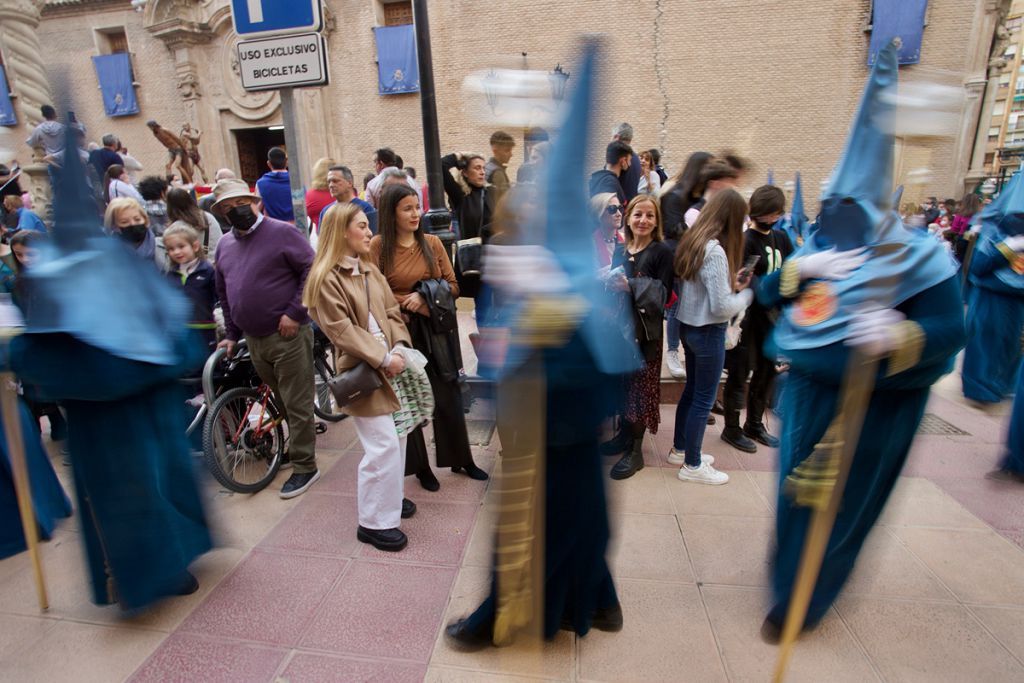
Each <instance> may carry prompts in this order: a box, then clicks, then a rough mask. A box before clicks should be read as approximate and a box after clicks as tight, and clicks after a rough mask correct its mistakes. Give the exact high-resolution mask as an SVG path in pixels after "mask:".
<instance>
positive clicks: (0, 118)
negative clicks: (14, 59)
mask: <svg viewBox="0 0 1024 683" xmlns="http://www.w3.org/2000/svg"><path fill="white" fill-rule="evenodd" d="M16 125H18V117H17V116H15V114H14V105H12V104H11V89H10V88H8V87H7V72H5V71H4V67H3V66H0V126H16Z"/></svg>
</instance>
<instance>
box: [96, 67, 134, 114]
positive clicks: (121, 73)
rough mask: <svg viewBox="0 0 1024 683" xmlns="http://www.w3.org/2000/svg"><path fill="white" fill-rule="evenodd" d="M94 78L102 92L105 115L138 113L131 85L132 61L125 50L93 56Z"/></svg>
mask: <svg viewBox="0 0 1024 683" xmlns="http://www.w3.org/2000/svg"><path fill="white" fill-rule="evenodd" d="M92 63H93V65H94V66H95V67H96V78H97V80H99V82H100V90H101V91H102V92H103V108H104V109H105V110H106V112H107V116H130V115H132V114H138V113H139V101H138V99H136V97H135V86H133V85H132V62H131V57H130V56H129V55H128V53H127V52H119V53H117V54H113V55H100V56H99V57H93V58H92Z"/></svg>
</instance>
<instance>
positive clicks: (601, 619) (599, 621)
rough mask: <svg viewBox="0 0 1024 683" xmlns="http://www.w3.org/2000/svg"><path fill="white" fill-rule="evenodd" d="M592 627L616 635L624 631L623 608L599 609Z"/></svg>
mask: <svg viewBox="0 0 1024 683" xmlns="http://www.w3.org/2000/svg"><path fill="white" fill-rule="evenodd" d="M591 625H592V626H593V627H594V628H596V629H597V630H598V631H607V632H609V633H615V632H617V631H621V630H622V606H621V605H615V607H603V608H598V609H597V610H596V611H595V612H594V621H593V622H591Z"/></svg>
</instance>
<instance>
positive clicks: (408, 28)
mask: <svg viewBox="0 0 1024 683" xmlns="http://www.w3.org/2000/svg"><path fill="white" fill-rule="evenodd" d="M412 28H413V25H412V24H404V25H402V26H378V27H377V28H375V29H373V34H374V37H375V38H376V39H377V73H378V78H377V80H378V84H377V92H378V93H380V94H381V95H397V94H400V93H407V92H419V91H420V66H419V63H418V62H417V61H416V34H414V33H413V30H412Z"/></svg>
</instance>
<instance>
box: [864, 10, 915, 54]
mask: <svg viewBox="0 0 1024 683" xmlns="http://www.w3.org/2000/svg"><path fill="white" fill-rule="evenodd" d="M927 10H928V0H874V2H872V3H871V47H870V49H869V50H868V66H871V65H872V64H874V63H875V56H876V55H877V54H878V51H879V50H881V49H882V48H884V47H885V46H886V45H888V44H889V43H890V42H891V41H892V39H893V38H899V39H900V40H901V41H902V45H900V49H899V63H900V64H917V63H918V62H920V61H921V35H922V34H923V33H924V16H925V12H926V11H927Z"/></svg>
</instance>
